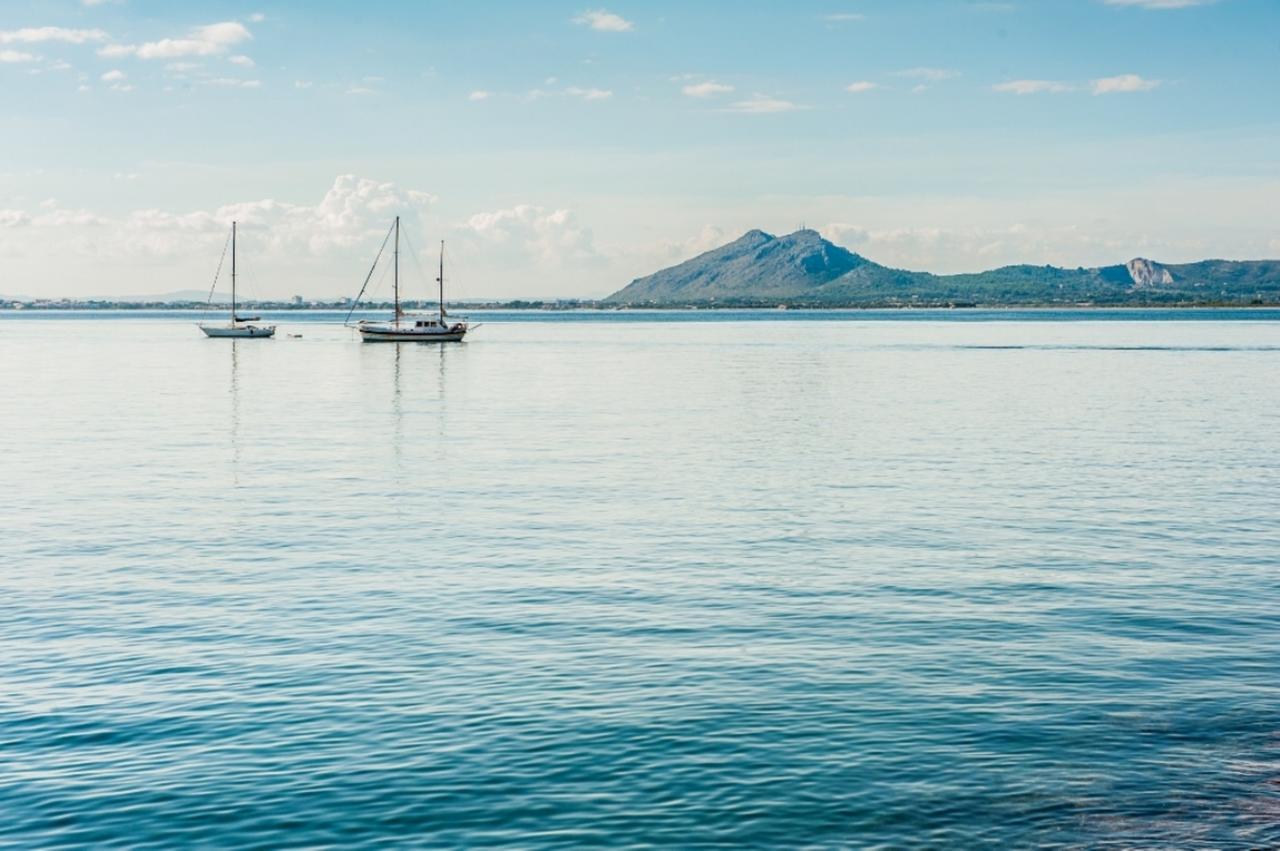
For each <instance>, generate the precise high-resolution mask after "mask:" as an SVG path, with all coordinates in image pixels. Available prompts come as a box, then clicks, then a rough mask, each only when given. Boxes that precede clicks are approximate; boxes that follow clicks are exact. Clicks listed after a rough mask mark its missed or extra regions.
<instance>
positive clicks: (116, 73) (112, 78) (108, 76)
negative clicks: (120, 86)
mask: <svg viewBox="0 0 1280 851" xmlns="http://www.w3.org/2000/svg"><path fill="white" fill-rule="evenodd" d="M128 76H129V75H128V74H126V73H125V72H123V71H121V70H120V69H119V68H116V69H113V70H111V71H108V72H106V73H105V74H103V75H102V77H101V78H100V79H101V80H102V82H104V83H116V82H119V81H120V80H123V79H124V78H126V77H128Z"/></svg>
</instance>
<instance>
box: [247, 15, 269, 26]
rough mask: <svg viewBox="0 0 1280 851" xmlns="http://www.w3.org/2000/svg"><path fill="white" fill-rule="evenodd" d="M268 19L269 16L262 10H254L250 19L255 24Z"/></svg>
mask: <svg viewBox="0 0 1280 851" xmlns="http://www.w3.org/2000/svg"><path fill="white" fill-rule="evenodd" d="M266 19H267V16H266V15H264V14H262V13H261V12H254V13H253V14H252V15H250V16H249V21H250V22H251V23H254V24H260V23H262V22H263V21H265V20H266Z"/></svg>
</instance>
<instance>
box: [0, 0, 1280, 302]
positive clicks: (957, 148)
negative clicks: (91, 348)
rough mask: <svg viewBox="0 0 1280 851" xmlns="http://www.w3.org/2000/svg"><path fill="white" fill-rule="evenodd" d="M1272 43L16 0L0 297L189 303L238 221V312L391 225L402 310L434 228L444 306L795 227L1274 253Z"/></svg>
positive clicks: (587, 291) (562, 291) (461, 10)
mask: <svg viewBox="0 0 1280 851" xmlns="http://www.w3.org/2000/svg"><path fill="white" fill-rule="evenodd" d="M1278 28H1280V5H1277V4H1275V3H1273V2H1269V0H1216V2H1212V1H1211V0H1176V1H1175V2H1171V0H1052V2H1037V3H1031V2H1025V0H1024V2H1007V3H980V2H966V0H903V2H884V0H848V2H843V3H803V4H799V5H797V6H794V7H792V8H787V9H783V8H778V7H777V6H776V5H775V4H766V3H746V4H728V3H705V4H699V5H698V6H696V7H688V8H686V7H685V6H683V5H682V4H676V3H669V2H660V3H645V4H637V3H621V4H609V5H607V6H604V7H601V6H597V5H594V4H592V5H587V4H576V5H575V4H548V3H537V4H516V3H493V4H488V5H484V6H467V7H454V6H450V5H434V4H432V5H426V6H424V5H421V4H412V3H407V2H398V0H388V2H385V3H381V4H379V5H378V6H377V7H376V8H372V9H369V8H362V9H360V10H356V9H355V8H354V7H353V6H351V5H349V4H341V3H319V4H303V3H300V2H261V3H259V2H243V3H242V2H208V3H198V4H183V5H181V6H173V5H171V4H164V3H159V2H150V0H121V2H102V0H83V1H82V0H57V2H20V3H13V4H9V5H7V6H6V8H5V10H4V11H3V12H0V77H2V78H3V88H2V89H0V91H2V92H3V94H2V95H0V98H2V100H0V128H3V133H2V134H0V160H2V162H3V166H0V258H2V259H0V270H3V272H2V274H0V293H3V294H6V295H17V294H22V295H29V296H33V297H57V296H72V297H75V296H93V295H98V296H105V295H122V294H145V293H157V294H159V293H166V292H172V291H176V290H201V289H202V288H207V286H208V284H209V281H210V279H211V278H212V275H213V270H214V267H215V266H216V264H217V260H218V256H219V252H220V251H221V248H222V245H223V242H224V240H225V238H226V229H227V226H228V224H229V222H230V220H231V219H233V218H235V219H238V220H239V221H240V222H241V223H242V225H241V227H242V230H241V236H242V243H241V259H242V261H243V265H244V270H245V271H246V279H245V284H246V290H247V293H248V294H249V295H251V296H257V297H262V298H283V297H287V296H290V295H293V294H295V293H300V294H303V295H305V296H308V297H331V296H333V295H336V294H354V292H355V291H356V290H357V289H358V288H359V285H360V282H361V281H362V280H363V278H364V275H365V273H366V272H367V270H368V266H369V263H370V261H371V260H372V257H373V254H374V252H375V251H376V250H377V247H378V245H379V243H380V242H381V240H382V237H383V234H384V233H385V231H386V227H387V224H388V222H389V220H390V218H391V217H392V216H393V215H395V214H396V213H399V214H401V215H402V216H403V217H404V228H405V233H406V236H407V238H408V240H409V243H408V249H407V250H409V249H411V250H412V251H411V253H412V254H414V255H415V256H412V257H409V258H408V259H407V260H406V266H405V269H406V275H408V276H409V280H410V284H411V286H410V292H409V293H408V294H407V297H411V298H426V297H429V296H430V293H431V286H430V285H429V284H428V283H426V280H427V279H429V277H430V275H431V267H432V265H433V264H434V262H435V257H436V251H437V248H438V241H439V240H440V239H442V238H443V239H445V240H447V241H448V245H449V254H450V257H451V260H450V263H451V265H450V274H451V275H452V276H453V278H454V280H455V282H456V283H455V288H454V289H452V290H451V295H452V296H453V297H456V298H461V299H465V298H473V297H492V298H521V297H528V298H533V297H544V296H549V295H560V296H568V297H572V296H581V297H599V296H604V295H606V294H608V293H609V292H612V291H614V290H616V289H618V288H620V287H621V286H623V285H625V284H626V283H627V282H628V281H630V280H631V279H632V278H635V277H637V276H640V275H645V274H648V273H650V272H652V271H654V270H655V269H658V268H660V267H662V266H666V265H670V264H672V263H675V262H678V261H680V260H684V259H687V258H688V257H691V256H693V255H695V254H697V253H699V252H700V251H703V250H706V249H709V248H711V247H714V246H716V245H718V244H721V243H724V242H727V241H730V240H732V239H735V238H737V237H738V236H740V235H741V234H742V233H743V232H745V231H747V230H749V229H751V228H757V227H758V228H762V229H764V230H767V231H769V232H772V233H785V232H789V231H792V230H795V229H796V228H798V227H800V225H801V224H806V225H807V226H809V227H813V228H816V229H818V230H819V231H821V232H822V234H823V235H824V236H826V237H827V238H829V239H831V240H833V241H835V242H837V243H839V244H841V245H844V246H845V247H847V248H849V249H851V250H854V251H857V252H858V253H860V254H864V255H866V256H868V257H871V258H872V259H874V260H876V261H878V262H881V263H885V264H887V265H892V266H898V267H905V268H911V269H918V270H923V271H932V272H957V271H975V270H979V269H986V268H991V267H995V266H999V265H1004V264H1008V263H1019V262H1027V263H1036V264H1041V263H1052V264H1055V265H1064V266H1076V265H1085V266H1093V265H1102V264H1110V263H1118V262H1123V261H1125V260H1127V259H1129V258H1130V257H1133V256H1135V255H1142V256H1148V257H1152V258H1155V259H1158V260H1161V261H1164V262H1169V263H1177V262H1186V261H1191V260H1199V259H1204V258H1207V257H1226V258H1231V259H1253V258H1262V257H1275V256H1277V255H1280V217H1278V216H1277V214H1276V212H1275V209H1274V207H1275V203H1274V199H1275V198H1276V197H1280V156H1278V155H1277V153H1276V146H1275V139H1276V137H1277V129H1280V118H1278V117H1277V110H1276V105H1275V102H1274V92H1275V90H1276V86H1277V83H1280V48H1278V47H1277V44H1276V42H1275V37H1274V34H1275V32H1277V31H1278ZM1224 44H1229V45H1230V46H1231V49H1230V50H1221V49H1214V46H1215V45H1224ZM419 267H422V271H419ZM384 284H385V282H384ZM385 289H386V288H385V285H384V287H383V291H382V292H381V293H375V294H380V295H385Z"/></svg>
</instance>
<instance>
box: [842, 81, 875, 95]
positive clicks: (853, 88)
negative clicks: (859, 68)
mask: <svg viewBox="0 0 1280 851" xmlns="http://www.w3.org/2000/svg"><path fill="white" fill-rule="evenodd" d="M878 88H880V86H879V84H877V83H873V82H871V81H870V80H858V81H857V82H853V83H850V84H849V85H847V86H845V87H844V90H845V91H846V92H849V93H851V94H855V95H860V94H862V93H863V92H869V91H871V90H872V89H878Z"/></svg>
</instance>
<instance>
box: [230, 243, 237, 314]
mask: <svg viewBox="0 0 1280 851" xmlns="http://www.w3.org/2000/svg"><path fill="white" fill-rule="evenodd" d="M235 322H236V223H235V221H234V220H233V221H232V222H231V324H232V325H234V324H235Z"/></svg>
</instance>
